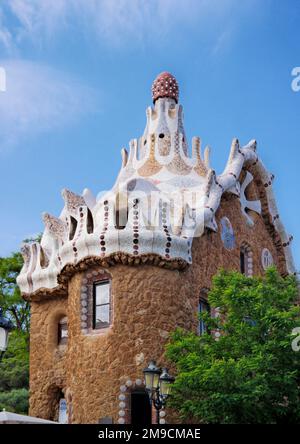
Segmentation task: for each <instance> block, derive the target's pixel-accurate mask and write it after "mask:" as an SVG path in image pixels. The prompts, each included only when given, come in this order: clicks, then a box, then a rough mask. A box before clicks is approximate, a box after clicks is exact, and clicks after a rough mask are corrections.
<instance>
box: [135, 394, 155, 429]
mask: <svg viewBox="0 0 300 444" xmlns="http://www.w3.org/2000/svg"><path fill="white" fill-rule="evenodd" d="M131 424H132V425H135V426H146V425H150V424H152V418H151V403H150V399H149V395H148V393H147V392H146V390H133V391H132V392H131Z"/></svg>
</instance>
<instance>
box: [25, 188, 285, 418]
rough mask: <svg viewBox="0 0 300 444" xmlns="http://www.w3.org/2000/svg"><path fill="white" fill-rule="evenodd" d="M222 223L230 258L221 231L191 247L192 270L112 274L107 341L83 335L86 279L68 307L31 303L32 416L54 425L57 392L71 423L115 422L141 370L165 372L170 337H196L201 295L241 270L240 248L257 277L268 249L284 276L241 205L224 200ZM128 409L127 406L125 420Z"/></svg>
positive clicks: (260, 222)
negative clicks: (60, 326) (63, 329)
mask: <svg viewBox="0 0 300 444" xmlns="http://www.w3.org/2000/svg"><path fill="white" fill-rule="evenodd" d="M223 216H226V217H228V218H229V219H230V221H231V224H232V226H233V229H234V233H235V240H236V248H235V249H233V250H230V251H229V250H226V249H225V248H224V245H223V243H222V240H221V233H220V231H219V232H217V233H213V232H207V233H206V234H205V235H204V236H203V237H201V238H197V239H195V240H194V243H193V265H192V266H190V267H188V268H187V269H186V270H184V271H177V270H167V269H163V268H159V267H156V266H153V265H139V266H132V267H130V266H127V265H116V266H113V267H110V268H109V269H108V270H107V271H108V272H109V273H110V275H111V277H112V300H113V322H112V325H111V327H110V328H109V330H106V331H105V333H101V331H100V332H99V333H98V334H93V335H85V334H83V333H82V330H81V323H80V290H81V286H82V279H83V276H84V273H83V272H77V273H76V274H75V275H74V276H73V277H72V278H71V279H70V281H69V287H68V307H67V299H66V298H61V299H59V298H57V299H52V300H46V301H44V302H34V303H32V318H31V368H30V372H31V374H30V381H31V382H30V383H31V400H30V414H32V415H36V416H39V417H44V418H51V415H52V416H53V413H52V412H51V409H52V411H53V407H51V406H49V399H50V398H51V393H52V398H51V399H52V401H51V402H52V403H53V404H54V403H55V399H54V400H53V396H54V395H53V393H54V391H53V390H54V388H53V387H59V388H62V389H63V390H64V391H65V394H66V397H67V399H68V400H69V401H70V400H72V413H71V407H70V402H69V417H70V419H71V420H72V422H73V423H96V422H98V421H99V419H100V418H102V417H107V416H110V417H112V418H113V420H114V422H117V420H118V412H119V410H120V407H119V402H120V400H119V395H120V386H123V387H125V385H126V382H128V381H131V382H132V381H133V382H135V381H136V380H138V379H142V376H143V374H142V370H143V368H144V367H145V366H146V365H147V364H148V362H149V360H150V359H156V360H157V362H158V363H159V364H160V365H162V364H165V362H166V361H165V358H164V345H165V343H166V341H167V339H168V334H169V332H171V331H173V330H174V329H175V328H176V327H178V326H181V327H184V328H186V329H189V330H190V329H193V330H194V331H196V329H197V326H198V321H197V309H198V298H199V295H200V290H201V289H202V288H209V287H210V286H211V278H212V276H213V275H214V274H215V273H217V271H218V270H219V269H220V267H224V268H227V269H232V270H239V268H240V247H241V245H242V243H243V242H247V243H248V244H249V245H250V247H251V250H252V252H253V273H254V274H262V273H263V268H262V265H261V252H262V249H263V248H268V249H269V250H270V252H271V253H272V255H273V258H274V261H275V264H276V265H277V266H278V267H279V270H280V271H281V272H282V273H285V269H284V266H283V263H282V262H280V261H279V259H278V257H279V256H278V250H277V248H276V247H275V245H274V242H273V239H272V236H271V234H270V232H269V231H268V228H267V226H266V224H265V221H264V219H263V218H262V217H260V216H257V215H255V214H254V213H253V214H252V216H253V218H254V219H255V225H254V227H249V226H247V225H246V223H245V219H244V218H243V216H242V215H241V212H240V204H239V201H238V199H237V198H236V197H234V196H232V195H227V196H226V195H225V196H224V197H223V199H222V204H221V206H220V209H219V211H218V213H217V222H218V225H219V227H220V219H221V218H222V217H223ZM64 311H67V315H68V322H69V338H68V345H67V347H66V350H65V352H63V351H57V350H56V349H55V346H54V345H53V344H54V342H53V334H52V337H51V331H53V323H54V322H55V320H56V319H57V316H58V314H61V313H62V312H64ZM51 338H52V339H51ZM125 390H126V391H128V390H130V387H127V388H126V387H125V388H124V392H125ZM49 393H50V394H49ZM55 396H56V395H55ZM55 396H54V397H55ZM124 399H125V397H124ZM51 402H50V404H51ZM128 409H129V405H128V403H127V404H126V402H125V407H124V410H125V411H126V415H127V419H129V416H128ZM166 420H167V422H169V421H170V418H168V416H167V417H166Z"/></svg>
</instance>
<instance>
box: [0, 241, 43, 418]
mask: <svg viewBox="0 0 300 444" xmlns="http://www.w3.org/2000/svg"><path fill="white" fill-rule="evenodd" d="M40 238H41V237H40V236H38V237H37V238H36V239H27V240H25V241H24V242H27V243H30V242H33V241H40ZM22 266H23V258H22V255H21V254H20V253H13V254H11V255H10V256H8V257H3V258H0V307H1V308H2V309H3V314H4V316H5V317H7V318H8V319H10V320H11V321H12V323H13V325H14V330H13V331H12V332H11V333H10V335H9V343H8V349H7V351H6V352H5V354H4V356H3V359H2V361H1V362H0V410H2V409H3V408H5V409H6V410H9V411H13V412H16V413H27V411H28V386H29V322H30V307H29V303H28V302H27V301H25V300H24V299H23V298H22V297H21V293H20V289H19V287H18V285H17V281H16V279H17V276H18V274H19V273H20V271H21V268H22Z"/></svg>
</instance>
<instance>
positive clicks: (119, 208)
mask: <svg viewBox="0 0 300 444" xmlns="http://www.w3.org/2000/svg"><path fill="white" fill-rule="evenodd" d="M115 215H116V221H115V228H116V229H117V230H124V228H125V227H126V225H127V222H128V200H127V194H122V193H118V195H117V198H116V214H115Z"/></svg>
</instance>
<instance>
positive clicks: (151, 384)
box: [143, 361, 175, 424]
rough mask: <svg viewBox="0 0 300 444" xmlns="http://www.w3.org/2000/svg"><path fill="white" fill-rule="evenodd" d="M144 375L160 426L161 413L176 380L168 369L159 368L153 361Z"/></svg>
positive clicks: (144, 371)
mask: <svg viewBox="0 0 300 444" xmlns="http://www.w3.org/2000/svg"><path fill="white" fill-rule="evenodd" d="M143 373H144V377H145V385H146V390H147V392H148V395H149V398H150V401H151V404H153V405H154V408H155V410H156V422H157V424H159V412H160V410H161V409H162V408H163V407H164V406H165V405H166V402H167V399H168V397H169V396H170V393H171V388H172V384H173V382H174V381H175V378H174V377H173V376H170V375H169V373H168V369H167V368H163V369H161V368H159V367H157V365H156V362H155V361H151V362H150V364H149V365H148V367H147V368H145V369H144V370H143Z"/></svg>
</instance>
